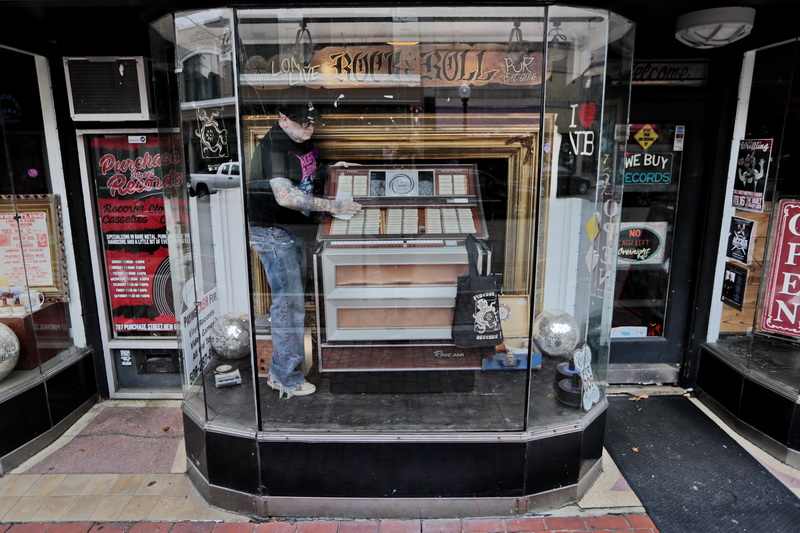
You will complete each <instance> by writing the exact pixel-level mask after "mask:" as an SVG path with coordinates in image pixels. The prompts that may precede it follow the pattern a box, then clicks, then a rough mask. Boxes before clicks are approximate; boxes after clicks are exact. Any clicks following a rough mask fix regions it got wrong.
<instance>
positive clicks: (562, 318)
mask: <svg viewBox="0 0 800 533" xmlns="http://www.w3.org/2000/svg"><path fill="white" fill-rule="evenodd" d="M579 334H580V328H579V327H578V322H577V321H576V320H575V319H574V318H573V317H572V315H570V314H569V313H567V312H564V311H559V310H557V309H549V310H545V311H542V312H541V313H539V316H537V317H536V320H534V321H533V340H534V341H536V344H537V346H539V348H540V349H541V350H542V352H543V353H544V354H545V355H550V356H553V357H558V356H564V355H570V356H571V355H572V351H573V350H574V349H575V346H577V345H578V340H579V339H578V335H579Z"/></svg>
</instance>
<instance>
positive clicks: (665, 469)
mask: <svg viewBox="0 0 800 533" xmlns="http://www.w3.org/2000/svg"><path fill="white" fill-rule="evenodd" d="M605 445H606V449H607V450H608V452H609V454H610V455H611V457H612V458H613V459H614V461H615V462H616V464H617V466H618V467H619V469H620V471H621V472H622V475H623V476H624V477H625V479H626V480H627V481H628V484H629V485H630V486H631V488H632V489H633V491H634V492H635V493H636V495H637V496H638V497H639V499H640V500H641V502H642V504H643V505H644V507H645V509H646V510H647V512H648V514H649V515H650V517H651V518H652V519H653V522H655V525H656V526H657V527H658V529H659V531H660V532H661V533H695V532H703V533H709V532H717V531H719V532H725V533H731V532H737V533H739V532H753V533H783V532H787V533H788V532H792V533H796V532H798V531H800V499H798V498H797V496H795V495H794V493H793V492H792V491H791V490H789V489H788V488H787V487H786V486H785V485H783V484H782V483H781V482H780V481H779V480H778V479H777V478H776V477H775V476H773V475H772V474H771V473H770V472H769V471H768V470H767V469H766V468H765V467H764V466H763V465H762V464H761V463H759V462H758V461H757V460H756V459H755V458H753V456H752V455H750V454H748V453H747V451H746V450H745V449H744V448H742V447H741V446H740V445H739V444H738V443H737V442H736V441H735V440H733V439H732V438H731V437H730V436H729V435H728V434H727V433H725V432H724V431H723V430H722V429H721V428H720V427H719V426H718V425H717V424H716V423H715V422H714V421H713V420H711V419H710V418H709V417H708V416H706V415H705V413H703V411H701V410H700V409H699V408H698V407H697V406H695V405H694V404H693V403H692V401H691V400H689V399H688V398H684V397H682V396H655V397H650V398H646V399H640V400H639V401H635V402H634V401H630V399H629V397H622V396H619V397H610V398H609V409H608V421H607V425H606V438H605Z"/></svg>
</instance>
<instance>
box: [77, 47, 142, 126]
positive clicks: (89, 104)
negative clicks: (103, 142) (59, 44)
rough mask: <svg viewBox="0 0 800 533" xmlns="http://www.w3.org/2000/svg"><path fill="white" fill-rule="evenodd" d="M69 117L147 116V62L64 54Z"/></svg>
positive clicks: (103, 119) (134, 59) (139, 58)
mask: <svg viewBox="0 0 800 533" xmlns="http://www.w3.org/2000/svg"><path fill="white" fill-rule="evenodd" d="M64 69H65V72H66V77H67V91H68V94H69V109H70V114H71V115H72V119H73V120H76V121H77V120H80V121H87V120H92V121H105V122H109V121H114V122H117V121H126V120H151V119H153V118H155V117H154V115H153V113H152V108H151V105H150V90H149V87H150V85H149V83H148V81H149V79H148V74H147V64H146V61H145V59H144V57H142V56H137V57H65V58H64Z"/></svg>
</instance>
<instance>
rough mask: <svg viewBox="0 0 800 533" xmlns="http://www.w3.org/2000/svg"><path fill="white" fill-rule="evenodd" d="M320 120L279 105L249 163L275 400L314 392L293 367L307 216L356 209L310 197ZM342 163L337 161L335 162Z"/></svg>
mask: <svg viewBox="0 0 800 533" xmlns="http://www.w3.org/2000/svg"><path fill="white" fill-rule="evenodd" d="M318 119H319V113H318V112H317V110H316V109H314V104H312V103H311V102H308V103H305V104H289V105H279V106H278V123H277V124H275V126H273V127H272V129H270V130H269V131H268V132H267V134H266V135H265V136H264V138H263V139H261V142H259V144H258V146H257V147H256V149H255V152H254V153H253V159H252V161H251V164H250V181H249V183H248V191H247V194H248V210H249V223H250V239H251V241H252V243H253V246H254V247H255V249H256V251H257V252H258V256H259V257H260V258H261V263H262V264H263V265H264V271H265V272H266V275H267V281H268V283H269V287H270V292H271V295H272V305H271V307H270V315H271V320H272V345H273V356H272V362H271V363H270V367H269V374H268V376H267V384H268V385H269V386H270V387H271V388H273V389H275V390H277V391H278V396H279V397H283V396H284V395H285V396H286V397H287V398H291V397H292V396H306V395H309V394H313V393H314V391H315V390H316V387H315V386H314V385H313V384H311V383H309V382H308V381H306V380H305V378H304V377H303V373H302V372H301V371H299V370H297V367H298V366H299V365H300V364H301V363H302V362H303V359H304V352H305V343H304V339H303V336H304V322H305V297H304V285H305V278H306V269H305V251H304V244H303V243H304V240H305V239H310V238H313V229H314V224H315V221H314V217H313V215H312V213H313V212H327V213H331V214H334V215H352V214H354V213H356V212H358V211H359V210H360V209H361V206H360V205H359V204H357V203H356V202H353V201H350V200H329V199H325V198H319V197H315V196H313V195H314V184H315V181H316V180H317V178H318V177H320V176H318V174H319V173H320V170H321V168H320V166H319V163H318V160H317V157H318V152H317V149H316V148H315V147H314V144H313V143H312V142H311V136H312V135H313V133H314V125H315V122H316V121H317V120H318ZM346 165H347V164H346V163H342V162H339V163H337V164H336V165H334V166H346ZM322 177H324V176H322Z"/></svg>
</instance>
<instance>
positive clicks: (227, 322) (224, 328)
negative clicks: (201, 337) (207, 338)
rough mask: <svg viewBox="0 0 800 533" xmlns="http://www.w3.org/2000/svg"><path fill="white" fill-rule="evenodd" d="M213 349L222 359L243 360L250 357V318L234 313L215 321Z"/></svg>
mask: <svg viewBox="0 0 800 533" xmlns="http://www.w3.org/2000/svg"><path fill="white" fill-rule="evenodd" d="M211 347H212V348H214V351H215V352H216V353H217V355H218V356H220V357H221V358H222V359H241V358H242V357H246V356H248V355H250V316H249V315H248V314H247V313H236V312H233V313H226V314H224V315H222V316H221V317H219V318H217V319H216V320H214V324H213V325H212V326H211Z"/></svg>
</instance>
